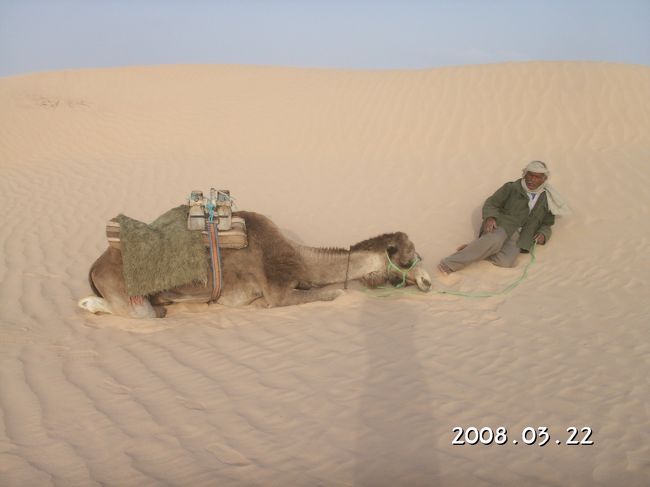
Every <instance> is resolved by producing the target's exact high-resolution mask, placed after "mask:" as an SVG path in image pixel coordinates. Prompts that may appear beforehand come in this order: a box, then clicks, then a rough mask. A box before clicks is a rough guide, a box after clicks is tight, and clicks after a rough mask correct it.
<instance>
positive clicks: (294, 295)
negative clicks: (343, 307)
mask: <svg viewBox="0 0 650 487" xmlns="http://www.w3.org/2000/svg"><path fill="white" fill-rule="evenodd" d="M344 293H345V291H343V289H309V290H301V289H290V290H288V291H287V292H286V293H283V294H279V293H273V294H272V295H271V296H267V295H266V294H265V295H264V297H265V298H266V301H267V302H268V304H269V307H275V306H291V305H294V304H305V303H313V302H314V301H332V300H334V299H336V298H338V297H339V296H340V295H342V294H344Z"/></svg>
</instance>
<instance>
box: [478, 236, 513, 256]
mask: <svg viewBox="0 0 650 487" xmlns="http://www.w3.org/2000/svg"><path fill="white" fill-rule="evenodd" d="M507 239H508V236H507V235H506V232H504V231H503V230H501V231H498V230H495V231H493V232H490V233H484V234H483V235H481V240H483V242H484V245H486V246H487V247H488V248H489V249H490V251H492V252H493V253H496V252H498V251H499V250H501V248H502V247H503V244H504V243H505V242H506V240H507Z"/></svg>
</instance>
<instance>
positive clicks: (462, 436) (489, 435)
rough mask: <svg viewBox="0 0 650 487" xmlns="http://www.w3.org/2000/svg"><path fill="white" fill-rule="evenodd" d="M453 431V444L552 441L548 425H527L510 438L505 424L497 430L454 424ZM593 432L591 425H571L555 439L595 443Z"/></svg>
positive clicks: (564, 442)
mask: <svg viewBox="0 0 650 487" xmlns="http://www.w3.org/2000/svg"><path fill="white" fill-rule="evenodd" d="M452 432H453V433H454V434H455V436H454V438H453V439H452V442H451V444H452V445H477V444H481V445H492V444H495V445H505V444H506V443H512V444H513V445H518V444H524V445H537V446H544V445H546V444H547V443H548V442H549V441H551V433H549V431H548V427H546V426H537V427H532V426H526V427H524V428H523V429H522V430H521V431H518V432H516V433H515V434H514V435H511V437H510V439H509V438H508V430H507V428H506V427H505V426H499V427H498V428H496V429H495V430H493V429H492V428H490V427H489V426H485V427H483V428H480V429H479V428H476V427H474V426H470V427H469V428H463V427H461V426H454V427H453V428H452ZM591 434H592V430H591V427H589V426H584V427H582V428H576V427H575V426H570V427H568V428H567V429H566V435H563V436H562V437H561V438H559V439H554V440H553V441H554V442H555V444H556V445H569V446H579V445H587V446H589V445H593V444H594V442H593V441H592V440H591V439H590V438H591Z"/></svg>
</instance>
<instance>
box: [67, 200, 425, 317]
mask: <svg viewBox="0 0 650 487" xmlns="http://www.w3.org/2000/svg"><path fill="white" fill-rule="evenodd" d="M235 216H240V217H242V218H244V219H245V221H246V228H247V230H248V246H247V247H246V248H243V249H238V250H235V249H222V251H221V259H222V282H223V287H222V292H221V295H220V296H219V298H218V300H217V303H218V304H222V305H226V306H246V305H251V304H252V305H255V306H263V307H276V306H289V305H296V304H303V303H309V302H313V301H330V300H333V299H335V298H336V297H338V296H339V295H341V294H342V293H343V292H344V291H343V290H341V289H322V288H323V287H324V286H327V285H330V284H344V283H345V284H347V282H348V281H354V280H359V281H361V282H362V283H363V284H364V285H365V286H367V287H371V288H373V287H378V286H380V285H383V284H385V283H388V282H391V283H405V284H407V285H409V284H415V285H417V287H418V288H419V289H420V290H421V291H423V292H426V291H428V290H429V289H430V288H431V279H430V277H429V274H428V273H427V272H426V271H425V270H424V269H423V268H422V265H421V262H420V258H419V255H418V254H417V253H416V252H415V246H414V245H413V243H412V242H411V241H410V240H409V238H408V236H407V235H406V234H405V233H403V232H396V233H387V234H384V235H381V236H378V237H375V238H371V239H368V240H364V241H362V242H359V243H357V244H356V245H352V246H351V247H350V249H349V250H346V249H340V248H314V247H307V246H304V245H300V244H298V243H296V242H293V241H291V240H289V239H288V238H286V237H285V236H284V235H283V234H282V233H281V231H280V229H279V228H278V227H277V226H276V225H275V224H274V223H273V222H272V221H271V220H270V219H269V218H267V217H265V216H263V215H260V214H258V213H253V212H245V211H240V212H236V213H235ZM88 279H89V283H90V286H91V288H92V289H93V291H94V293H95V296H90V297H87V298H83V299H81V300H80V301H79V306H80V307H81V308H83V309H85V310H87V311H91V312H94V313H98V312H101V313H112V314H115V315H120V316H126V317H132V318H154V317H159V318H161V317H164V316H165V314H166V308H165V307H166V306H168V305H171V304H173V303H180V302H204V303H205V302H208V301H209V299H210V292H211V288H210V286H204V285H202V284H188V285H184V286H181V287H178V288H175V289H172V290H169V291H165V292H161V293H159V294H156V295H152V296H144V297H137V298H134V297H129V296H128V295H127V292H126V283H125V281H124V277H123V275H122V255H121V252H120V250H119V249H116V248H113V247H109V248H108V249H107V250H106V251H105V252H104V253H103V254H102V255H101V256H100V257H99V258H98V259H97V260H96V261H95V262H94V264H93V265H92V266H91V268H90V271H89V274H88ZM208 282H211V278H210V279H208Z"/></svg>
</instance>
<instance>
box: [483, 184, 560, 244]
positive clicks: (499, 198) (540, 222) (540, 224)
mask: <svg viewBox="0 0 650 487" xmlns="http://www.w3.org/2000/svg"><path fill="white" fill-rule="evenodd" d="M489 217H494V218H496V220H497V225H498V226H500V227H501V228H503V229H504V230H505V231H506V233H507V234H508V238H510V237H511V236H512V234H513V233H515V232H516V231H517V230H518V229H519V228H521V232H520V234H519V240H517V246H518V247H519V248H521V249H524V250H530V248H531V247H532V246H533V238H534V237H535V235H537V234H538V233H541V234H542V235H544V237H545V239H546V241H545V242H548V241H549V239H550V238H551V225H553V224H554V223H555V217H554V216H553V213H551V212H550V210H549V209H548V202H547V200H546V192H544V193H542V194H541V195H540V196H539V198H538V199H537V202H536V203H535V206H534V207H533V210H532V211H530V212H529V209H528V193H527V192H526V191H525V190H524V188H523V187H522V186H521V179H517V180H516V181H511V182H509V183H506V184H504V185H503V186H501V187H500V188H499V189H498V190H497V191H496V193H494V194H493V195H492V196H490V197H489V198H488V199H487V200H485V204H484V205H483V223H485V219H486V218H489ZM481 228H482V227H481Z"/></svg>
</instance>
